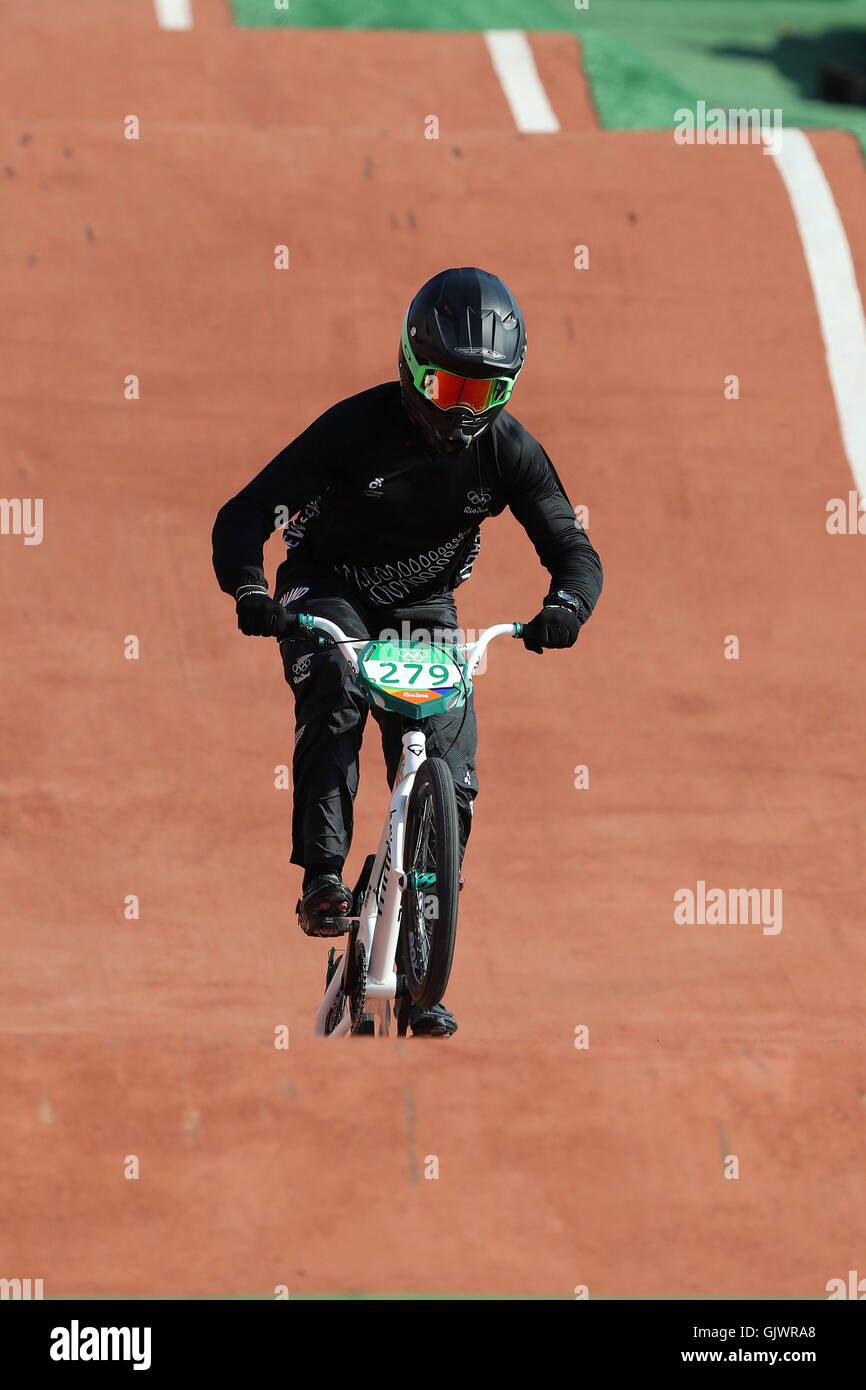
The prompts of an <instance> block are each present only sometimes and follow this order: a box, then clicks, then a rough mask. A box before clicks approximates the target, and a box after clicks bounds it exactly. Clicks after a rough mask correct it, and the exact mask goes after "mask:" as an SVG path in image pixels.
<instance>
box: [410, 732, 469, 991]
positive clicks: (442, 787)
mask: <svg viewBox="0 0 866 1390" xmlns="http://www.w3.org/2000/svg"><path fill="white" fill-rule="evenodd" d="M458 824H459V823H458V817H457V798H456V796H455V794H454V781H453V778H452V776H451V772H450V769H449V767H448V764H447V763H446V762H444V761H443V759H442V758H428V759H427V761H426V762H423V763H422V764H421V766H420V768H419V769H418V772H417V774H416V777H415V781H414V783H413V784H412V790H411V792H410V794H409V804H408V806H407V808H406V830H405V837H404V854H403V865H404V871H405V873H406V875H407V877H409V876H411V875H412V874H415V873H423V874H426V875H429V874H430V873H433V874H435V892H433V893H431V892H430V887H429V886H428V887H427V891H425V889H424V887H417V886H412V885H410V886H407V887H406V888H404V889H403V895H402V900H401V903H400V948H401V956H402V965H403V973H404V975H405V978H406V988H407V989H408V991H409V994H410V995H411V997H412V999H413V1001H414V1002H415V1003H416V1004H420V1005H421V1006H422V1008H430V1007H431V1006H432V1005H433V1004H438V1003H439V1001H440V999H441V998H442V996H443V995H444V993H445V990H446V989H447V987H448V980H449V978H450V975H451V966H452V962H453V960H454V946H455V943H456V940H457V903H458V896H457V895H458V891H459V887H460V836H459V830H458ZM431 832H432V834H431ZM431 897H432V898H433V910H432V911H431V910H430V905H429V902H428V900H429V899H430V898H431Z"/></svg>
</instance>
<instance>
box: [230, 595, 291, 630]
mask: <svg viewBox="0 0 866 1390" xmlns="http://www.w3.org/2000/svg"><path fill="white" fill-rule="evenodd" d="M235 612H236V613H237V615H238V627H239V628H240V630H241V632H243V633H244V635H245V636H247V637H282V636H283V634H284V633H285V632H286V630H287V628H288V626H289V625H290V620H291V618H292V617H293V616H294V615H293V614H290V613H287V612H286V610H285V608H284V607H283V605H282V604H281V603H277V600H276V599H273V598H271V596H270V594H269V593H268V591H267V589H260V588H242V589H239V590H238V594H237V602H236V604H235Z"/></svg>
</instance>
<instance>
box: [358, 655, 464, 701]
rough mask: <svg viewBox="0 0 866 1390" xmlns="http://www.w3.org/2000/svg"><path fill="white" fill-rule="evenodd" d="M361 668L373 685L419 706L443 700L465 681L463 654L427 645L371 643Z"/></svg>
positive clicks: (361, 661)
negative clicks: (431, 701) (443, 697)
mask: <svg viewBox="0 0 866 1390" xmlns="http://www.w3.org/2000/svg"><path fill="white" fill-rule="evenodd" d="M359 665H360V668H361V675H362V676H363V677H364V679H365V680H366V681H367V682H368V683H369V684H370V685H372V686H375V687H376V689H377V690H382V691H387V692H389V693H390V694H392V695H395V696H396V697H397V698H398V700H401V701H406V702H408V703H409V704H415V705H422V704H425V703H427V702H428V701H430V700H440V699H441V698H442V696H447V695H449V694H450V693H451V692H452V691H453V690H454V689H455V687H459V686H460V685H461V684H462V682H463V664H462V661H461V659H460V657H459V655H458V654H455V653H454V652H450V651H449V650H448V648H447V647H439V646H432V645H430V644H428V643H426V642H417V643H409V644H407V643H405V642H371V643H370V645H369V647H367V648H365V650H364V651H363V653H362V654H361V656H360V658H359Z"/></svg>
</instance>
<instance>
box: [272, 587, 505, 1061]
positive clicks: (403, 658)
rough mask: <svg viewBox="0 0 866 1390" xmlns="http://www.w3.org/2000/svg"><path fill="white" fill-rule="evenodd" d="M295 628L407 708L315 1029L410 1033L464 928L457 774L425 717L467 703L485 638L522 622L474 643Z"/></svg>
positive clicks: (378, 694)
mask: <svg viewBox="0 0 866 1390" xmlns="http://www.w3.org/2000/svg"><path fill="white" fill-rule="evenodd" d="M293 626H294V629H295V631H297V632H304V633H308V634H310V636H311V637H312V639H313V641H315V642H317V643H318V644H319V645H322V646H335V647H338V648H339V650H340V652H341V653H342V655H343V656H344V657H345V659H346V660H347V661H348V662H349V664H350V666H351V667H352V668H353V670H354V672H355V678H356V682H357V684H358V686H359V688H360V689H361V690H362V692H363V693H364V695H365V697H366V698H367V700H368V702H369V703H370V704H371V706H373V707H376V708H379V709H384V710H390V711H392V712H393V713H396V714H399V715H402V717H403V726H404V727H403V752H402V754H401V757H400V763H399V766H398V768H397V775H396V777H395V780H394V789H393V791H392V793H391V803H390V806H389V808H388V817H387V820H386V821H385V825H384V827H383V829H382V835H381V839H380V841H379V848H378V850H377V851H376V853H375V854H370V855H368V856H367V858H366V860H365V862H364V866H363V868H362V870H361V873H360V876H359V878H358V882H357V883H356V885H355V887H354V890H353V893H352V904H351V907H350V910H349V914H348V918H349V933H348V936H347V938H346V946H345V949H344V951H343V952H342V954H341V955H340V956H336V949H337V948H336V947H332V948H331V952H330V956H329V959H328V970H327V978H326V988H325V994H324V998H323V999H322V1002H321V1004H320V1005H319V1010H318V1013H317V1014H316V1022H315V1032H316V1034H318V1035H319V1036H322V1037H332V1038H339V1037H344V1036H345V1035H346V1034H358V1033H367V1034H375V1035H377V1036H380V1037H387V1036H388V1035H389V1033H390V1031H391V1026H392V1023H396V1027H397V1032H398V1034H400V1035H403V1034H405V1032H406V1029H407V1026H408V1017H409V1008H410V1006H411V1004H412V1003H417V1004H421V1005H422V1006H423V1007H425V1008H426V1007H429V1006H430V1005H432V1004H437V1003H438V1002H439V1000H440V999H441V998H442V996H443V995H444V993H445V990H446V987H447V985H448V978H449V976H450V974H451V963H452V960H453V957H454V943H455V940H456V937H457V895H458V892H459V888H460V845H459V834H458V819H457V801H456V798H455V795H454V782H453V779H452V776H451V772H450V770H449V768H448V765H447V763H446V762H445V761H444V759H442V758H438V757H430V758H428V757H427V751H426V740H425V737H424V727H423V721H424V719H425V718H427V717H428V716H429V715H431V714H440V713H442V712H443V711H444V710H453V709H458V708H460V707H461V706H464V705H465V704H466V701H467V699H468V697H469V694H470V692H471V689H472V677H473V675H474V673H475V670H476V668H477V666H478V663H479V661H480V660H481V657H482V656H483V654H484V652H485V650H486V648H487V645H488V643H489V642H490V641H491V640H492V639H493V638H494V637H499V636H504V635H506V634H507V635H508V636H510V637H519V636H520V635H521V632H522V631H523V627H524V624H522V623H500V624H497V625H496V626H494V627H488V628H486V629H485V630H484V631H483V632H482V633H481V635H480V637H479V638H478V640H477V641H476V642H473V643H463V644H454V645H453V646H452V645H450V644H445V643H430V642H400V641H397V642H394V641H386V642H381V641H376V640H372V639H370V638H367V637H364V638H360V639H358V638H352V637H348V636H347V635H346V633H345V632H343V631H342V630H341V629H340V628H339V627H338V626H337V625H336V623H332V622H330V621H329V620H328V619H327V618H317V617H313V616H312V615H311V614H307V613H299V614H295V615H294V623H293Z"/></svg>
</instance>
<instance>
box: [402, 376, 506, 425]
mask: <svg viewBox="0 0 866 1390" xmlns="http://www.w3.org/2000/svg"><path fill="white" fill-rule="evenodd" d="M419 375H420V377H421V380H420V381H419V382H416V383H415V384H416V385H417V386H418V389H419V390H420V391H421V394H422V395H424V396H426V397H427V399H428V401H433V403H434V405H438V407H439V409H440V410H471V411H472V413H473V414H474V415H481V414H482V413H483V412H484V411H485V410H490V408H491V406H494V405H504V403H505V402H506V401H507V400H508V397H509V396H510V395H511V388H512V387H513V385H514V382H513V381H512V380H511V378H510V377H506V376H494V377H486V378H484V379H482V380H480V381H479V380H478V379H477V378H473V377H468V376H454V375H453V374H452V373H451V372H446V371H444V370H443V368H442V367H424V368H423V369H422V371H421V373H420V374H419Z"/></svg>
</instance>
